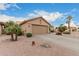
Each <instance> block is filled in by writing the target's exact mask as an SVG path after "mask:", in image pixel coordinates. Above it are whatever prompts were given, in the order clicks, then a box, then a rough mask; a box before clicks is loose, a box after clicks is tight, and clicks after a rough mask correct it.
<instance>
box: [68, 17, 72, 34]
mask: <svg viewBox="0 0 79 59" xmlns="http://www.w3.org/2000/svg"><path fill="white" fill-rule="evenodd" d="M67 19H68V20H67V23H68V29H69V33H70V34H71V27H70V23H71V19H72V16H68V17H67Z"/></svg>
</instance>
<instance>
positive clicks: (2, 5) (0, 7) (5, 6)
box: [0, 3, 21, 10]
mask: <svg viewBox="0 0 79 59" xmlns="http://www.w3.org/2000/svg"><path fill="white" fill-rule="evenodd" d="M10 7H15V8H17V9H21V8H20V7H19V6H18V5H17V4H7V3H0V10H7V9H8V8H10Z"/></svg>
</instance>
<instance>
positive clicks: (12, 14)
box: [0, 3, 79, 26]
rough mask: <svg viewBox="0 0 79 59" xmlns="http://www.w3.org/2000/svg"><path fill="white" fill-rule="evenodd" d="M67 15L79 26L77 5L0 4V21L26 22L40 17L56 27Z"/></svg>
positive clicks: (78, 7)
mask: <svg viewBox="0 0 79 59" xmlns="http://www.w3.org/2000/svg"><path fill="white" fill-rule="evenodd" d="M69 15H71V16H72V17H73V19H72V22H74V23H75V24H79V23H78V22H79V4H78V3H17V4H12V3H11V4H10V3H9V4H0V21H6V20H27V19H30V18H33V17H38V16H42V17H44V18H45V19H46V20H47V21H48V22H50V23H51V24H53V25H55V26H58V25H60V24H64V23H65V22H66V20H67V19H66V17H67V16H69ZM2 19H3V20H2Z"/></svg>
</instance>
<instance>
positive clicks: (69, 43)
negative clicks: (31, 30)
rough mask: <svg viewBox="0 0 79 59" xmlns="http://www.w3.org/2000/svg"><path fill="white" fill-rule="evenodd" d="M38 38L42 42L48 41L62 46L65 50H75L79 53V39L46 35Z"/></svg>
mask: <svg viewBox="0 0 79 59" xmlns="http://www.w3.org/2000/svg"><path fill="white" fill-rule="evenodd" d="M36 37H37V38H40V39H42V40H47V41H50V42H52V43H55V44H58V45H60V46H63V47H65V48H68V49H71V50H74V51H76V52H79V39H78V38H73V37H72V36H71V35H70V37H69V36H68V37H67V36H65V35H63V36H60V35H55V34H54V33H53V34H46V35H37V36H36Z"/></svg>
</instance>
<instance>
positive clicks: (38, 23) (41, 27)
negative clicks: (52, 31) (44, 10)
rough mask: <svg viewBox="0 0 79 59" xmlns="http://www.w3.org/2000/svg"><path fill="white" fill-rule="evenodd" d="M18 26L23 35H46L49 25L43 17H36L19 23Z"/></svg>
mask: <svg viewBox="0 0 79 59" xmlns="http://www.w3.org/2000/svg"><path fill="white" fill-rule="evenodd" d="M20 26H21V28H22V31H23V32H24V33H32V34H46V33H49V26H51V25H50V24H49V23H48V22H47V21H46V20H45V19H44V18H43V17H37V18H33V19H30V20H25V21H23V22H21V23H20Z"/></svg>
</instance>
